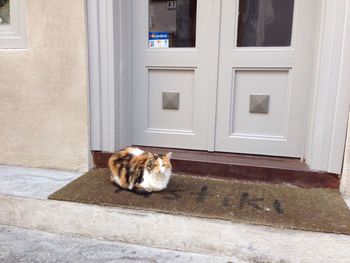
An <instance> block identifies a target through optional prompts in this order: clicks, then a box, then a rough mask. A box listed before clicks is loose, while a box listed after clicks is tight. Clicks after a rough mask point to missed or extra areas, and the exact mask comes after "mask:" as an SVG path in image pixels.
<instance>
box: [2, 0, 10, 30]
mask: <svg viewBox="0 0 350 263" xmlns="http://www.w3.org/2000/svg"><path fill="white" fill-rule="evenodd" d="M9 24H10V0H0V25H9Z"/></svg>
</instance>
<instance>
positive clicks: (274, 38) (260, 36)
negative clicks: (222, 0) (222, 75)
mask: <svg viewBox="0 0 350 263" xmlns="http://www.w3.org/2000/svg"><path fill="white" fill-rule="evenodd" d="M293 10H294V0H240V1H239V16H238V34H237V46H238V47H278V46H290V44H291V39H292V26H293Z"/></svg>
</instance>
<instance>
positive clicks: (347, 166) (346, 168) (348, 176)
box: [340, 118, 350, 197]
mask: <svg viewBox="0 0 350 263" xmlns="http://www.w3.org/2000/svg"><path fill="white" fill-rule="evenodd" d="M340 190H341V191H342V192H343V193H344V195H346V196H348V197H350V118H349V122H348V133H347V139H346V145H345V157H344V163H343V173H342V177H341V184H340Z"/></svg>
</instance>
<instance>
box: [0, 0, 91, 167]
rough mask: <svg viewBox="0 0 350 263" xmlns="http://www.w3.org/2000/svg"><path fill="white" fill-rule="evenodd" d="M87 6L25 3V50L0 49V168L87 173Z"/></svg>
mask: <svg viewBox="0 0 350 263" xmlns="http://www.w3.org/2000/svg"><path fill="white" fill-rule="evenodd" d="M85 14H86V12H85V1H84V0H73V1H62V0H50V1H47V0H27V34H28V48H27V49H26V50H4V49H2V50H1V49H0V127H1V129H0V164H9V165H20V166H31V167H48V168H56V169H67V170H86V169H87V168H88V145H89V144H88V127H89V126H88V75H87V74H88V69H87V35H86V34H87V32H86V25H85V24H86V17H85Z"/></svg>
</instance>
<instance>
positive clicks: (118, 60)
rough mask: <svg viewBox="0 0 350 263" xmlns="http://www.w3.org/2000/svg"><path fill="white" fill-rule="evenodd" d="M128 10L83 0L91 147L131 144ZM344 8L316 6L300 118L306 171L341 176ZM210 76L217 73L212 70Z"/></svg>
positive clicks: (340, 2)
mask: <svg viewBox="0 0 350 263" xmlns="http://www.w3.org/2000/svg"><path fill="white" fill-rule="evenodd" d="M131 11H132V10H131V1H130V0H87V21H88V43H89V45H88V46H89V80H90V127H91V128H90V138H91V150H97V151H114V150H116V149H118V148H121V147H123V146H125V145H130V144H131V131H132V129H131V122H132V120H131V116H132V114H131V107H130V106H131V103H132V93H131V89H132V65H131V61H132V54H131V49H132V48H131V47H132V45H131V44H132V38H131V14H132V12H131ZM349 11H350V0H322V1H320V4H319V6H317V8H315V13H314V15H315V16H316V21H317V23H316V26H315V30H314V32H315V33H314V36H313V39H314V43H313V50H314V52H313V53H312V54H310V56H311V61H312V65H310V76H309V78H310V86H311V89H310V94H309V97H308V108H309V114H307V115H306V116H305V118H306V121H305V129H304V130H305V132H304V138H305V139H304V154H303V156H302V159H303V160H305V162H306V163H307V164H308V165H309V166H310V168H311V169H315V170H323V171H327V172H331V173H336V174H341V169H342V162H343V158H344V148H345V140H346V132H347V122H348V114H349V104H350V90H349V89H348V88H347V87H349V86H350V77H349V74H348V73H347V72H349V69H350V57H349V56H350V54H349V50H347V49H346V47H347V46H350V40H349V38H350V30H349V28H348V27H349V13H350V12H349ZM217 17H218V18H216V19H219V14H217ZM346 23H348V24H346ZM329 36H332V37H329ZM212 74H213V76H214V77H215V76H217V72H216V70H215V71H214V70H213V73H212ZM212 83H215V81H213V82H212ZM211 118H213V116H211ZM214 118H215V116H214Z"/></svg>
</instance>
